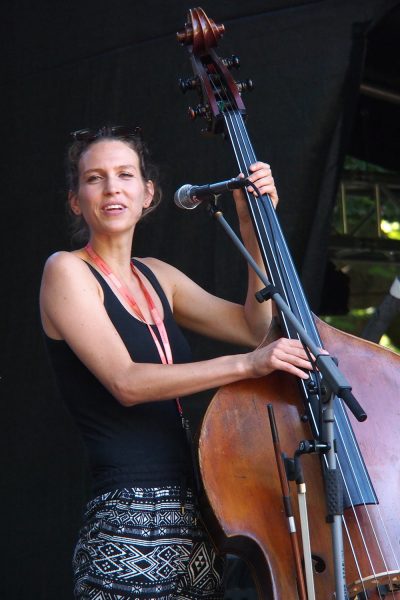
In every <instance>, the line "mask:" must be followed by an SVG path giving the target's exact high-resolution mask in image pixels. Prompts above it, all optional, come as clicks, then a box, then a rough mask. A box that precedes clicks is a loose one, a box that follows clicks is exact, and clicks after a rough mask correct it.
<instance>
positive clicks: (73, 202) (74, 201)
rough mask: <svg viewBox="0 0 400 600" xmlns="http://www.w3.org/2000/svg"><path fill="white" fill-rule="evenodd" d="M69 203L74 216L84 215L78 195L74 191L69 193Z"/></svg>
mask: <svg viewBox="0 0 400 600" xmlns="http://www.w3.org/2000/svg"><path fill="white" fill-rule="evenodd" d="M68 202H69V206H70V208H71V210H72V212H73V213H74V215H77V216H79V215H81V214H82V211H81V207H80V205H79V198H78V195H77V194H75V192H73V191H72V190H70V191H69V192H68Z"/></svg>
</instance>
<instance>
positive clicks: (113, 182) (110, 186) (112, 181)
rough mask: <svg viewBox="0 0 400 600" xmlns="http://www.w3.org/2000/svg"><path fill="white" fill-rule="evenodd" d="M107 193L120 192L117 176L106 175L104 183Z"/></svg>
mask: <svg viewBox="0 0 400 600" xmlns="http://www.w3.org/2000/svg"><path fill="white" fill-rule="evenodd" d="M104 192H105V194H107V195H109V194H117V193H118V192H119V186H118V179H117V178H116V177H112V176H110V177H106V179H105V184H104Z"/></svg>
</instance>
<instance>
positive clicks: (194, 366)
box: [40, 252, 311, 406]
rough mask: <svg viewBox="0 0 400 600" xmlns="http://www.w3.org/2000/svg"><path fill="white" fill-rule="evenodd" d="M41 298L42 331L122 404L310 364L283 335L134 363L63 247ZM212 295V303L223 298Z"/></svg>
mask: <svg viewBox="0 0 400 600" xmlns="http://www.w3.org/2000/svg"><path fill="white" fill-rule="evenodd" d="M162 264H163V263H162ZM164 276H165V275H164ZM189 281H190V280H189ZM193 285H195V284H193ZM196 287H198V286H196ZM204 293H205V294H206V292H204ZM208 296H211V295H208ZM211 298H213V297H212V296H211ZM40 300H41V314H42V322H43V326H44V328H45V331H46V333H47V334H48V335H50V336H51V337H53V338H56V339H63V340H65V341H66V342H67V344H68V345H69V346H70V348H71V349H72V351H73V352H74V353H75V354H76V355H77V357H78V358H79V359H80V360H81V361H82V362H83V363H84V364H85V365H86V367H87V368H88V369H89V370H90V371H91V372H92V373H93V374H94V375H95V377H97V378H98V379H99V381H100V382H101V383H102V384H103V385H104V386H105V387H106V388H107V389H108V390H109V391H110V393H111V394H112V395H113V396H114V397H115V398H116V399H117V400H118V401H119V402H120V403H121V404H123V405H125V406H131V405H134V404H137V403H142V402H151V401H155V400H162V399H171V398H175V397H178V396H185V395H188V394H192V393H194V392H199V391H203V390H206V389H209V388H213V387H219V386H221V385H224V384H226V383H230V382H234V381H238V380H241V379H246V378H254V377H261V376H263V375H267V374H268V373H271V372H272V371H273V370H275V369H281V370H284V371H286V372H288V373H291V374H293V375H296V376H298V377H302V378H305V377H307V375H306V374H305V373H304V371H303V370H302V369H310V368H311V365H310V364H309V362H308V360H307V357H306V355H305V352H304V350H303V348H302V347H301V345H300V343H299V342H296V341H293V340H286V339H280V340H278V341H277V342H274V343H272V344H270V345H269V346H267V347H265V348H260V349H257V350H254V351H253V352H249V353H247V354H238V355H232V356H223V357H220V358H215V359H212V360H208V361H199V362H194V363H190V364H183V365H159V364H143V363H135V362H133V361H132V359H131V357H130V355H129V353H128V351H127V349H126V347H125V345H124V343H123V341H122V339H121V337H120V336H119V334H118V332H117V330H116V329H115V327H114V325H113V324H112V322H111V320H110V319H109V317H108V314H107V312H106V310H105V308H104V305H103V300H102V297H101V288H100V286H99V284H98V282H97V280H96V279H95V277H94V276H93V274H92V273H91V272H90V270H89V269H88V267H87V265H86V264H85V263H84V262H83V261H82V260H81V259H79V258H78V257H77V256H75V255H74V254H70V253H67V252H60V253H57V254H55V255H53V256H52V257H50V258H49V259H48V261H47V263H46V265H45V269H44V273H43V280H42V287H41V298H40ZM215 300H216V301H217V304H219V303H220V302H222V303H224V301H223V300H220V299H215ZM212 304H213V303H212V302H211V303H210V306H211V305H212ZM213 305H214V306H216V305H215V304H213ZM235 306H236V305H235ZM235 311H236V308H235V309H234V312H235ZM240 318H241V317H240Z"/></svg>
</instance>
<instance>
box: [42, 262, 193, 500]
mask: <svg viewBox="0 0 400 600" xmlns="http://www.w3.org/2000/svg"><path fill="white" fill-rule="evenodd" d="M88 266H89V268H90V269H91V271H92V272H93V274H94V276H95V277H96V279H97V280H98V281H99V283H100V285H101V287H102V288H103V291H104V306H105V308H106V310H107V313H108V315H109V317H110V319H111V321H112V322H113V324H114V326H115V328H116V329H117V331H118V333H119V334H120V336H121V338H122V340H123V342H124V343H125V346H126V347H127V349H128V351H129V354H130V356H131V357H132V360H134V361H135V362H146V363H160V362H161V360H160V356H159V354H158V351H157V348H156V346H155V344H154V340H153V339H152V337H151V335H150V332H149V331H148V328H147V325H146V324H145V323H142V322H141V321H139V320H138V319H136V318H135V317H133V316H132V315H131V314H130V313H129V312H128V311H127V310H126V309H125V307H124V306H123V305H122V304H121V302H120V301H119V300H118V298H117V297H116V296H115V294H114V292H113V291H112V289H111V288H110V286H109V285H108V283H107V282H106V281H105V279H104V278H103V277H102V276H101V275H100V274H99V273H98V272H97V271H96V270H95V269H93V268H92V267H91V266H90V265H88ZM135 266H136V267H137V268H138V269H139V270H140V271H141V272H142V273H143V274H144V275H145V276H146V277H147V278H148V280H149V281H150V282H151V284H152V285H153V287H154V289H155V291H156V292H157V294H158V296H159V297H160V300H161V302H162V306H163V310H164V324H165V327H166V330H167V332H168V337H169V340H170V344H171V350H172V356H173V360H174V363H185V362H189V361H190V360H191V353H190V349H189V345H188V343H187V341H186V339H185V337H184V336H183V334H182V332H181V330H180V328H179V327H178V325H177V324H176V322H175V320H174V318H173V315H172V311H171V308H170V306H169V303H168V300H167V298H166V296H165V294H164V291H163V290H162V288H161V286H160V284H159V282H158V280H157V278H156V277H155V275H154V273H153V272H152V271H151V270H150V269H149V268H148V267H146V266H145V265H143V264H142V263H140V262H139V261H135ZM153 329H154V331H155V333H156V335H158V330H157V328H156V327H155V326H153ZM45 339H46V343H47V348H48V351H49V355H50V359H51V363H52V366H53V369H54V372H55V375H56V381H57V385H58V388H59V390H60V393H61V396H62V398H63V400H64V401H65V403H66V405H67V407H68V408H69V410H70V412H71V413H72V416H73V418H74V419H75V421H76V423H77V425H78V427H79V429H80V430H81V432H82V435H83V439H84V442H85V444H86V447H87V450H88V457H89V464H90V469H91V474H92V491H93V495H97V494H100V493H103V492H106V491H111V490H115V489H118V488H122V487H135V486H139V487H141V486H158V485H166V484H168V485H179V484H182V482H183V480H184V479H187V478H188V477H190V474H191V472H192V471H191V457H190V451H189V448H188V444H187V440H186V436H185V433H184V430H183V427H182V424H181V420H180V418H179V414H178V410H177V406H176V402H175V401H174V400H167V401H166V400H163V401H156V402H148V403H144V404H137V405H135V406H132V407H124V406H122V405H121V404H120V403H119V402H118V401H117V400H116V399H115V398H114V397H113V396H112V395H111V394H110V392H108V390H107V389H106V388H105V387H104V386H103V385H102V384H101V383H100V382H99V381H98V379H96V377H94V375H92V373H91V372H90V371H89V370H88V369H87V368H86V367H85V365H83V363H82V362H81V361H80V360H79V359H78V358H77V357H76V355H75V354H74V353H73V352H72V350H71V349H70V348H69V346H68V345H67V344H66V342H64V341H62V340H53V339H51V338H49V337H48V336H45Z"/></svg>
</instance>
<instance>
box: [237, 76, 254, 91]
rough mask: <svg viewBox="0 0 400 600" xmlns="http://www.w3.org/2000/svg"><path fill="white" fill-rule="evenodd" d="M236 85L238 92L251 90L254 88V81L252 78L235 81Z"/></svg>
mask: <svg viewBox="0 0 400 600" xmlns="http://www.w3.org/2000/svg"><path fill="white" fill-rule="evenodd" d="M236 85H237V88H238V90H239V93H242V92H251V91H253V89H254V83H253V80H252V79H246V81H237V82H236Z"/></svg>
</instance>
